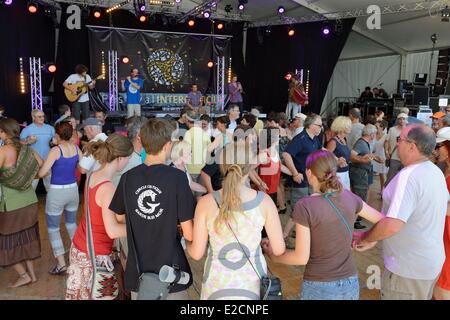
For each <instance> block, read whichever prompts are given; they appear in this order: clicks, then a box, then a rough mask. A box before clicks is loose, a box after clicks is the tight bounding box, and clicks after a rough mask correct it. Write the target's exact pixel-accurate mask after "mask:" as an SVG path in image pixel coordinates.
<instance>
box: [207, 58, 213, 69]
mask: <svg viewBox="0 0 450 320" xmlns="http://www.w3.org/2000/svg"><path fill="white" fill-rule="evenodd" d="M207 66H208V68H210V69H211V68H212V67H214V62H212V61H211V60H210V61H208V64H207Z"/></svg>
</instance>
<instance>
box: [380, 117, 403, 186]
mask: <svg viewBox="0 0 450 320" xmlns="http://www.w3.org/2000/svg"><path fill="white" fill-rule="evenodd" d="M407 124H408V115H407V114H406V113H399V114H398V116H397V124H396V125H395V126H393V127H392V128H390V129H389V132H388V135H387V138H386V141H385V142H384V152H385V154H386V166H387V167H389V171H388V174H387V178H386V183H385V184H384V185H385V186H387V185H388V184H389V182H390V181H391V179H392V178H393V177H394V176H395V175H396V174H397V173H398V172H399V171H400V170H402V163H401V162H400V158H399V156H398V152H397V137H399V136H400V133H401V132H402V130H403V128H405V127H406V125H407Z"/></svg>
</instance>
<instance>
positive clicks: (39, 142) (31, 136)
mask: <svg viewBox="0 0 450 320" xmlns="http://www.w3.org/2000/svg"><path fill="white" fill-rule="evenodd" d="M31 117H32V118H33V123H32V124H30V125H29V126H27V127H26V128H25V129H23V130H22V132H21V133H20V140H21V143H22V144H26V145H29V146H30V147H31V148H32V149H33V150H34V151H36V152H37V153H38V154H39V157H41V159H42V160H43V161H45V159H47V157H48V154H49V152H50V142H52V141H53V138H54V136H55V128H53V127H52V126H50V125H48V124H45V123H44V121H45V114H44V112H42V111H41V110H39V109H34V110H33V111H32V112H31ZM50 179H51V176H50V175H49V176H46V177H44V178H43V179H42V180H43V182H44V186H45V190H47V191H48V189H49V187H50ZM38 183H39V179H35V180H34V181H33V188H34V190H36V187H37V185H38Z"/></svg>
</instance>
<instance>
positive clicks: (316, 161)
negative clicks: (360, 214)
mask: <svg viewBox="0 0 450 320" xmlns="http://www.w3.org/2000/svg"><path fill="white" fill-rule="evenodd" d="M306 168H307V169H310V170H311V172H312V174H313V175H314V176H315V177H316V178H317V180H318V181H319V183H320V192H322V193H327V192H342V191H343V189H344V188H343V186H342V183H341V180H340V179H339V177H338V176H337V174H336V172H337V168H338V165H337V161H336V157H335V156H334V154H332V153H331V152H329V151H327V150H317V151H315V152H313V153H311V154H310V155H309V156H308V157H307V158H306Z"/></svg>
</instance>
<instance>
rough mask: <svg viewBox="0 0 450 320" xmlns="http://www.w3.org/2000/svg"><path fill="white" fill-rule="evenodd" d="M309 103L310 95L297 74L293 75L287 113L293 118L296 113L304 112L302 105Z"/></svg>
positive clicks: (290, 118)
mask: <svg viewBox="0 0 450 320" xmlns="http://www.w3.org/2000/svg"><path fill="white" fill-rule="evenodd" d="M306 105H308V96H307V95H306V92H305V89H304V88H303V85H302V84H301V82H300V81H299V80H298V76H297V75H293V76H292V79H291V83H290V84H289V101H288V104H287V107H286V115H287V116H288V118H289V120H292V119H293V118H294V117H295V115H296V114H298V113H301V112H302V106H306Z"/></svg>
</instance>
